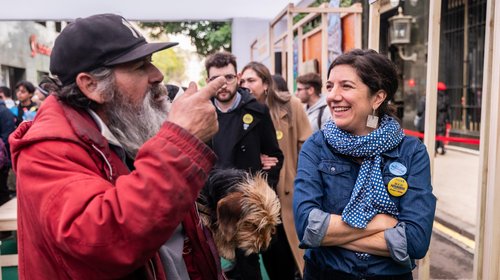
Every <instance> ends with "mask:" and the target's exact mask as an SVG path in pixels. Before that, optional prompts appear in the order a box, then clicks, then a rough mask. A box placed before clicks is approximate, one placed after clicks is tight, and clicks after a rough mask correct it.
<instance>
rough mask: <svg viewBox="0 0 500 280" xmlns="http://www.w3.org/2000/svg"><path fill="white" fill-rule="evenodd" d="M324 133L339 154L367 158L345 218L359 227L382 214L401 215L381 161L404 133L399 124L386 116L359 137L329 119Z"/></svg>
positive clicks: (350, 223)
mask: <svg viewBox="0 0 500 280" xmlns="http://www.w3.org/2000/svg"><path fill="white" fill-rule="evenodd" d="M322 131H323V135H324V136H325V138H326V141H327V142H328V144H329V145H330V146H332V147H333V148H334V149H335V150H337V151H338V152H339V153H341V154H343V155H347V156H351V157H357V158H364V159H363V163H362V164H361V168H360V170H359V173H358V178H357V179H356V184H355V185H354V189H353V191H352V194H351V200H350V201H349V203H348V204H347V206H346V207H345V208H344V211H343V212H342V220H343V221H344V222H346V223H347V224H349V225H350V226H352V227H355V228H366V225H367V224H368V223H369V222H370V221H371V220H372V218H373V217H374V216H375V215H376V214H378V213H386V214H391V215H394V216H397V215H398V214H399V213H398V209H397V208H396V205H394V203H393V202H392V200H391V199H390V198H389V195H388V194H387V191H386V189H385V186H384V181H383V180H382V171H381V166H380V163H381V161H382V156H381V155H380V154H381V153H383V152H386V151H389V150H391V149H393V148H394V147H396V146H397V145H398V144H399V143H400V142H401V140H403V137H404V133H403V130H402V129H401V127H400V126H399V123H398V122H397V121H396V120H395V119H394V118H392V117H389V116H387V115H385V116H384V117H383V118H382V121H381V122H380V127H379V128H377V129H376V130H374V131H372V132H371V133H370V134H368V135H365V136H355V135H352V134H350V133H348V132H346V131H344V130H342V129H340V128H338V127H337V126H336V125H335V123H334V122H333V121H328V122H327V123H326V124H325V126H324V128H323V130H322Z"/></svg>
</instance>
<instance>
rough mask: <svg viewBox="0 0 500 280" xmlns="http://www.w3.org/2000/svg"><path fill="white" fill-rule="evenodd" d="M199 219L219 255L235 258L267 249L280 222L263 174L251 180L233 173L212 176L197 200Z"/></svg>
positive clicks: (244, 174)
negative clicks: (207, 229) (236, 250)
mask: <svg viewBox="0 0 500 280" xmlns="http://www.w3.org/2000/svg"><path fill="white" fill-rule="evenodd" d="M198 206H199V210H200V217H201V220H202V221H203V223H204V224H205V226H207V227H208V228H209V229H210V230H211V232H212V234H213V236H214V240H215V245H216V246H217V249H218V251H219V254H220V255H221V256H222V257H224V258H226V259H228V260H233V259H234V258H235V249H236V248H239V249H241V250H243V251H244V252H245V254H246V255H249V254H251V253H258V252H260V251H261V250H265V249H267V247H269V243H270V242H271V237H272V234H273V233H274V232H275V230H276V226H277V225H278V224H279V223H281V221H280V218H279V216H280V203H279V200H278V197H277V196H276V193H275V192H274V190H273V189H271V187H270V186H269V185H268V184H267V181H266V178H265V176H264V175H263V174H262V173H257V174H256V175H255V176H252V175H251V174H249V173H248V172H245V171H242V170H236V169H216V170H214V171H212V172H211V174H210V176H209V178H208V180H207V183H206V184H205V187H204V189H203V191H202V193H201V195H200V199H199V200H198Z"/></svg>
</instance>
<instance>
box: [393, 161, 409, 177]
mask: <svg viewBox="0 0 500 280" xmlns="http://www.w3.org/2000/svg"><path fill="white" fill-rule="evenodd" d="M389 171H390V172H391V173H392V174H394V175H396V176H403V175H405V174H406V171H407V169H406V166H404V165H403V164H401V163H399V162H393V163H391V164H390V165H389Z"/></svg>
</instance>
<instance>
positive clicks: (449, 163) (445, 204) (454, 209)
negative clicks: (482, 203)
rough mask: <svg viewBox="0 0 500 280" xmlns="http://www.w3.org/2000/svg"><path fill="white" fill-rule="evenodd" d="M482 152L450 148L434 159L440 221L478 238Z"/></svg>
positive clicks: (435, 192) (472, 237)
mask: <svg viewBox="0 0 500 280" xmlns="http://www.w3.org/2000/svg"><path fill="white" fill-rule="evenodd" d="M478 176H479V153H478V152H477V151H469V150H465V149H461V148H454V147H448V149H447V150H446V154H445V155H436V157H435V158H434V174H433V189H434V190H433V191H434V195H435V196H436V197H437V207H436V208H437V209H436V221H438V222H440V223H442V224H444V225H445V226H447V227H449V228H451V229H453V230H455V231H457V232H458V233H461V234H462V235H464V236H466V237H468V238H470V239H474V234H475V232H476V228H475V227H476V215H477V192H478V184H479V178H478Z"/></svg>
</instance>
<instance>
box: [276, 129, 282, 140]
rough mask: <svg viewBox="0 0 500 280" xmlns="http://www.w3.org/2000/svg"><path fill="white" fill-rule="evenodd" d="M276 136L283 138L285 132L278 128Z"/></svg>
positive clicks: (279, 138)
mask: <svg viewBox="0 0 500 280" xmlns="http://www.w3.org/2000/svg"><path fill="white" fill-rule="evenodd" d="M276 138H277V139H278V140H281V138H283V132H282V131H281V130H276Z"/></svg>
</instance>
